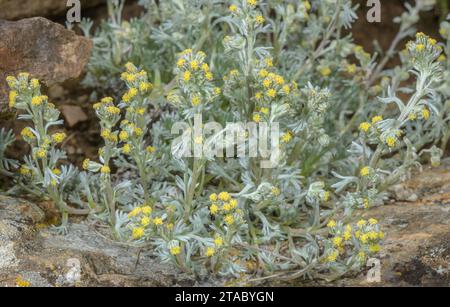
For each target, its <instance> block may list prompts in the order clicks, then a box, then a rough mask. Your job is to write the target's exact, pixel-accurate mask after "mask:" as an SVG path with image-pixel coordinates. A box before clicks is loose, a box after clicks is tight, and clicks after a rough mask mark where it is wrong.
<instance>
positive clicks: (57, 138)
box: [52, 132, 66, 144]
mask: <svg viewBox="0 0 450 307" xmlns="http://www.w3.org/2000/svg"><path fill="white" fill-rule="evenodd" d="M65 138H66V134H65V133H63V132H61V133H55V134H53V135H52V139H53V141H54V142H55V143H57V144H59V143H61V142H62V141H64V139H65Z"/></svg>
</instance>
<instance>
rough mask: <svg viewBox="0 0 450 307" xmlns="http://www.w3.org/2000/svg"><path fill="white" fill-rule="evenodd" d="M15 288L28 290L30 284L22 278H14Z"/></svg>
mask: <svg viewBox="0 0 450 307" xmlns="http://www.w3.org/2000/svg"><path fill="white" fill-rule="evenodd" d="M16 286H17V287H19V288H28V287H30V286H31V283H30V282H29V281H27V280H24V279H23V278H22V276H19V277H17V278H16Z"/></svg>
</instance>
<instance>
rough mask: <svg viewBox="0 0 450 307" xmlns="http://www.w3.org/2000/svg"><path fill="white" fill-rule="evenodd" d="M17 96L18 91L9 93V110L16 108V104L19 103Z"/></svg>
mask: <svg viewBox="0 0 450 307" xmlns="http://www.w3.org/2000/svg"><path fill="white" fill-rule="evenodd" d="M17 96H19V94H18V93H17V91H11V92H9V108H10V109H12V108H14V106H15V105H16V102H17Z"/></svg>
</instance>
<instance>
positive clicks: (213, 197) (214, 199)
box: [209, 193, 217, 201]
mask: <svg viewBox="0 0 450 307" xmlns="http://www.w3.org/2000/svg"><path fill="white" fill-rule="evenodd" d="M209 200H210V201H217V194H216V193H212V194H211V195H209Z"/></svg>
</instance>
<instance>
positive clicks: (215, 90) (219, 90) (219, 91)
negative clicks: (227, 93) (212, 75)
mask: <svg viewBox="0 0 450 307" xmlns="http://www.w3.org/2000/svg"><path fill="white" fill-rule="evenodd" d="M221 93H222V90H221V89H220V87H216V88H214V94H216V95H220V94H221Z"/></svg>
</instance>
